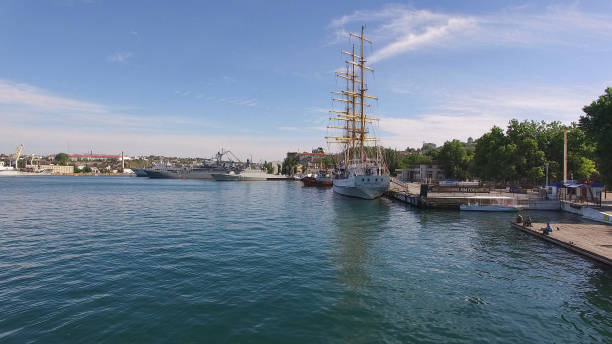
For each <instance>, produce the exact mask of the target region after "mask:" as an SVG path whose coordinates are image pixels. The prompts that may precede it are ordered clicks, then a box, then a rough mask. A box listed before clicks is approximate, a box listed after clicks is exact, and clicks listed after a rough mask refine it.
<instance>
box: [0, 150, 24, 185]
mask: <svg viewBox="0 0 612 344" xmlns="http://www.w3.org/2000/svg"><path fill="white" fill-rule="evenodd" d="M22 151H23V144H21V145H19V146H17V150H16V151H15V153H14V154H12V155H11V156H10V160H9V166H5V165H4V161H0V177H13V176H23V175H25V173H23V172H21V171H19V169H17V163H18V161H19V156H20V155H21V152H22ZM12 164H14V165H15V167H13V166H11V165H12Z"/></svg>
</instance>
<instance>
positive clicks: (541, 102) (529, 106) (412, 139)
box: [380, 85, 603, 149]
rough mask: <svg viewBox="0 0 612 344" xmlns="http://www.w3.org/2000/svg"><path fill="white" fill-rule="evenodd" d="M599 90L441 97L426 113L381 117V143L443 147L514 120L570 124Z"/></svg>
mask: <svg viewBox="0 0 612 344" xmlns="http://www.w3.org/2000/svg"><path fill="white" fill-rule="evenodd" d="M602 92H603V88H601V89H600V88H598V87H579V86H577V87H574V88H563V87H553V86H550V85H534V86H529V87H526V86H522V87H519V86H517V87H505V88H499V89H496V90H484V89H482V90H472V91H456V92H454V93H453V94H451V95H446V96H442V95H441V96H440V98H439V99H438V100H439V102H438V104H436V105H434V106H431V107H430V108H429V109H428V111H427V112H426V113H421V114H417V115H411V117H410V118H401V117H395V116H383V117H382V118H381V120H380V129H382V131H383V133H382V144H383V145H385V146H391V147H395V148H399V149H404V148H406V147H407V146H410V147H420V146H421V144H422V142H424V141H426V142H434V143H436V144H443V143H444V142H445V141H447V140H452V139H459V140H466V139H467V138H468V137H472V138H474V139H476V138H478V137H480V136H482V134H484V133H485V132H487V131H489V130H490V129H491V127H492V126H493V125H497V126H499V127H501V128H503V129H505V128H506V126H507V124H508V121H510V120H511V119H513V118H516V119H519V120H538V121H541V120H544V121H547V122H552V121H560V122H563V123H566V124H569V123H570V122H572V121H577V120H578V118H579V117H580V115H581V114H582V108H583V107H584V106H585V105H586V104H589V103H590V102H592V101H593V100H594V99H595V98H596V97H597V96H598V95H599V94H601V93H602ZM398 115H400V116H401V115H404V114H398Z"/></svg>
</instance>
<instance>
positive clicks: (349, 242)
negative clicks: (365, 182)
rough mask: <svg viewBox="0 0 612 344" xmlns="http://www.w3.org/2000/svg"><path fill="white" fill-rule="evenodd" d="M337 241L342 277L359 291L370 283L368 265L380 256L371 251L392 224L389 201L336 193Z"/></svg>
mask: <svg viewBox="0 0 612 344" xmlns="http://www.w3.org/2000/svg"><path fill="white" fill-rule="evenodd" d="M332 208H333V210H334V213H335V219H334V227H335V242H336V246H337V252H336V254H335V255H334V256H335V262H336V264H337V266H338V271H339V280H340V281H341V282H342V283H343V284H344V285H345V286H347V287H348V288H349V289H350V290H353V291H357V290H358V289H360V288H362V287H363V286H365V285H367V284H368V283H370V276H369V274H368V270H367V265H368V264H369V263H371V262H372V261H373V260H375V259H376V257H375V256H374V255H372V254H371V253H370V252H369V249H370V247H371V246H372V243H373V242H375V241H376V240H377V238H378V237H379V235H380V234H381V232H382V231H384V229H385V228H386V227H387V226H388V225H387V223H388V221H389V210H390V207H389V201H388V200H385V199H376V200H372V201H367V200H361V199H353V198H348V197H344V196H340V195H334V199H333V200H332Z"/></svg>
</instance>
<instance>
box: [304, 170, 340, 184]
mask: <svg viewBox="0 0 612 344" xmlns="http://www.w3.org/2000/svg"><path fill="white" fill-rule="evenodd" d="M302 182H303V183H304V186H325V187H327V186H333V184H334V183H333V179H332V175H331V173H329V172H326V171H319V173H317V174H316V175H315V176H306V177H303V178H302Z"/></svg>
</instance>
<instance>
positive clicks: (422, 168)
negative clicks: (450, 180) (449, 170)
mask: <svg viewBox="0 0 612 344" xmlns="http://www.w3.org/2000/svg"><path fill="white" fill-rule="evenodd" d="M395 173H396V174H397V177H398V178H399V179H400V180H401V181H404V182H417V183H431V182H437V181H440V180H442V179H444V178H445V177H444V170H443V169H442V166H440V165H438V164H412V165H409V166H408V167H406V168H398V169H396V170H395Z"/></svg>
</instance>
